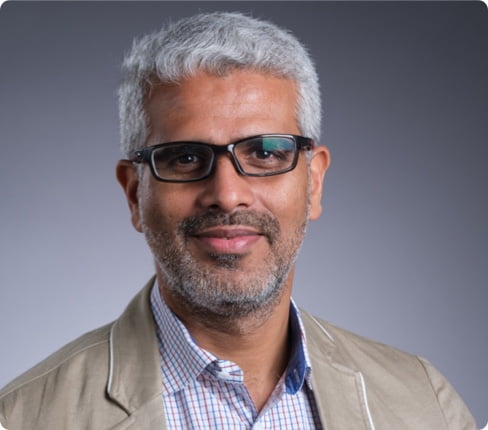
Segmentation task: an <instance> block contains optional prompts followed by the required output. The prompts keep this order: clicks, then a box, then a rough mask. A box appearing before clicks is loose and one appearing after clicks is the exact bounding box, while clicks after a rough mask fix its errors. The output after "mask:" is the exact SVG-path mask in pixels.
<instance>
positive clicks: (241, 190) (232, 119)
mask: <svg viewBox="0 0 488 430" xmlns="http://www.w3.org/2000/svg"><path fill="white" fill-rule="evenodd" d="M295 108H296V88H295V85H294V83H293V82H292V81H290V80H287V79H282V78H277V77H273V76H271V75H268V74H262V73H257V72H252V71H234V72H232V73H230V74H228V75H227V76H225V77H217V76H213V75H208V74H205V73H199V74H197V75H195V76H193V77H191V78H188V79H186V80H184V81H182V82H181V83H179V84H178V85H171V86H170V85H156V86H154V88H153V91H152V93H151V95H150V98H149V100H148V101H147V105H146V109H147V113H148V119H149V124H150V135H149V138H148V142H147V145H154V144H158V143H162V142H174V141H200V142H206V143H213V144H217V145H225V144H228V143H230V142H233V141H236V140H239V139H242V138H244V137H248V136H253V135H258V134H265V133H283V134H300V130H299V128H298V126H297V122H296V119H295V116H296V114H295ZM327 164H328V154H327V152H326V150H325V149H324V148H323V147H319V148H318V149H315V150H314V154H313V159H312V161H311V166H310V170H309V168H308V167H307V162H306V157H305V153H302V154H300V156H299V161H298V165H297V167H296V168H295V169H294V170H293V171H291V172H288V173H285V174H281V175H277V176H270V177H261V178H260V177H247V176H242V175H240V174H239V173H238V172H237V171H236V170H235V168H234V165H233V164H232V161H231V158H230V156H228V155H221V156H218V157H217V160H216V168H215V171H214V173H213V175H212V176H211V177H209V178H207V179H204V180H201V181H198V182H192V183H164V182H159V181H157V180H155V179H154V177H153V176H152V174H151V172H150V169H149V167H148V166H145V167H144V168H143V171H142V173H141V175H140V176H138V175H137V173H136V172H135V169H133V168H132V167H130V166H127V165H125V167H123V166H124V165H119V168H118V177H119V180H120V182H121V183H122V185H123V187H124V189H125V191H126V193H127V196H128V200H129V204H130V207H131V211H132V220H133V224H134V226H135V228H136V229H137V230H138V231H142V232H144V234H145V236H146V240H147V242H148V244H149V246H150V248H151V250H152V252H153V254H154V257H155V260H156V267H157V273H158V281H159V283H160V288H161V291H162V294H163V296H164V297H165V299H166V300H167V302H168V303H169V304H170V305H171V304H176V303H180V304H181V303H184V306H185V307H186V308H187V309H188V308H189V309H191V310H192V311H193V312H199V313H200V314H204V313H205V312H210V313H213V314H217V315H220V316H225V317H240V316H246V315H248V314H250V313H252V312H253V311H256V310H258V309H263V308H266V307H267V306H272V304H273V303H275V302H276V301H277V300H278V299H279V298H280V297H281V296H282V293H283V292H284V291H288V292H289V290H290V288H291V278H292V275H291V273H290V271H292V268H293V266H294V260H295V257H296V254H297V252H298V250H299V248H300V245H301V243H302V240H303V236H304V232H305V227H306V224H307V222H308V219H315V218H317V217H318V216H319V215H320V212H321V208H320V195H321V187H322V179H323V175H324V173H325V169H326V168H327ZM121 166H122V167H121Z"/></svg>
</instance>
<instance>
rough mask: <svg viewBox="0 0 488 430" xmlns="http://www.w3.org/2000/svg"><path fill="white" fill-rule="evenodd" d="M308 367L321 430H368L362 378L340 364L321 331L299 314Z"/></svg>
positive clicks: (323, 328)
mask: <svg viewBox="0 0 488 430" xmlns="http://www.w3.org/2000/svg"><path fill="white" fill-rule="evenodd" d="M301 316H302V320H303V324H304V327H305V332H306V336H307V348H308V351H309V355H310V361H311V363H312V387H313V392H314V395H315V401H316V403H317V407H318V409H319V415H320V419H321V421H322V426H323V427H324V430H336V429H340V430H372V429H371V426H370V424H369V420H368V415H367V410H368V407H367V404H366V398H365V395H364V391H363V384H362V377H361V374H360V373H359V372H358V371H355V370H353V369H351V368H349V367H347V366H346V365H345V364H344V361H345V360H344V359H343V358H342V357H341V356H340V351H339V350H338V348H337V347H336V344H335V342H334V339H333V338H332V336H331V335H330V334H329V333H328V332H327V330H326V329H325V327H323V326H322V325H321V324H319V322H318V321H316V320H315V319H314V318H313V317H311V316H310V315H308V314H307V313H306V312H303V311H301Z"/></svg>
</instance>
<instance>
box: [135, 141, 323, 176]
mask: <svg viewBox="0 0 488 430" xmlns="http://www.w3.org/2000/svg"><path fill="white" fill-rule="evenodd" d="M314 146H315V143H314V141H313V140H312V139H310V138H308V137H302V136H295V135H292V134H263V135H259V136H252V137H246V138H245V139H241V140H238V141H237V142H233V143H229V144H228V145H212V144H210V143H201V142H169V143H161V144H159V145H153V146H148V147H147V148H144V149H141V150H139V151H135V152H134V154H133V156H132V158H131V161H133V162H135V163H143V162H145V163H148V164H149V165H150V167H151V171H152V173H153V175H154V177H155V178H156V179H157V180H159V181H163V182H194V181H200V180H202V179H205V178H208V177H209V176H210V175H211V174H212V173H213V171H214V168H215V159H216V156H217V155H220V154H225V153H230V154H231V156H232V162H233V164H234V167H235V168H236V170H237V171H238V172H239V173H240V174H241V175H244V176H273V175H280V174H282V173H285V172H289V171H290V170H293V169H294V168H295V167H296V165H297V161H298V154H299V151H300V150H301V149H307V150H310V149H312V148H313V147H314Z"/></svg>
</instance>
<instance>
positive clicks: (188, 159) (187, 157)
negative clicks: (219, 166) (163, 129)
mask: <svg viewBox="0 0 488 430" xmlns="http://www.w3.org/2000/svg"><path fill="white" fill-rule="evenodd" d="M200 161H201V157H199V156H198V155H196V154H182V155H179V156H177V157H174V158H173V160H172V163H173V164H192V163H199V162H200Z"/></svg>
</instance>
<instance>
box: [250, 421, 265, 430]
mask: <svg viewBox="0 0 488 430" xmlns="http://www.w3.org/2000/svg"><path fill="white" fill-rule="evenodd" d="M252 430H264V424H263V423H262V422H261V421H258V422H257V423H254V425H253V426H252Z"/></svg>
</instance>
